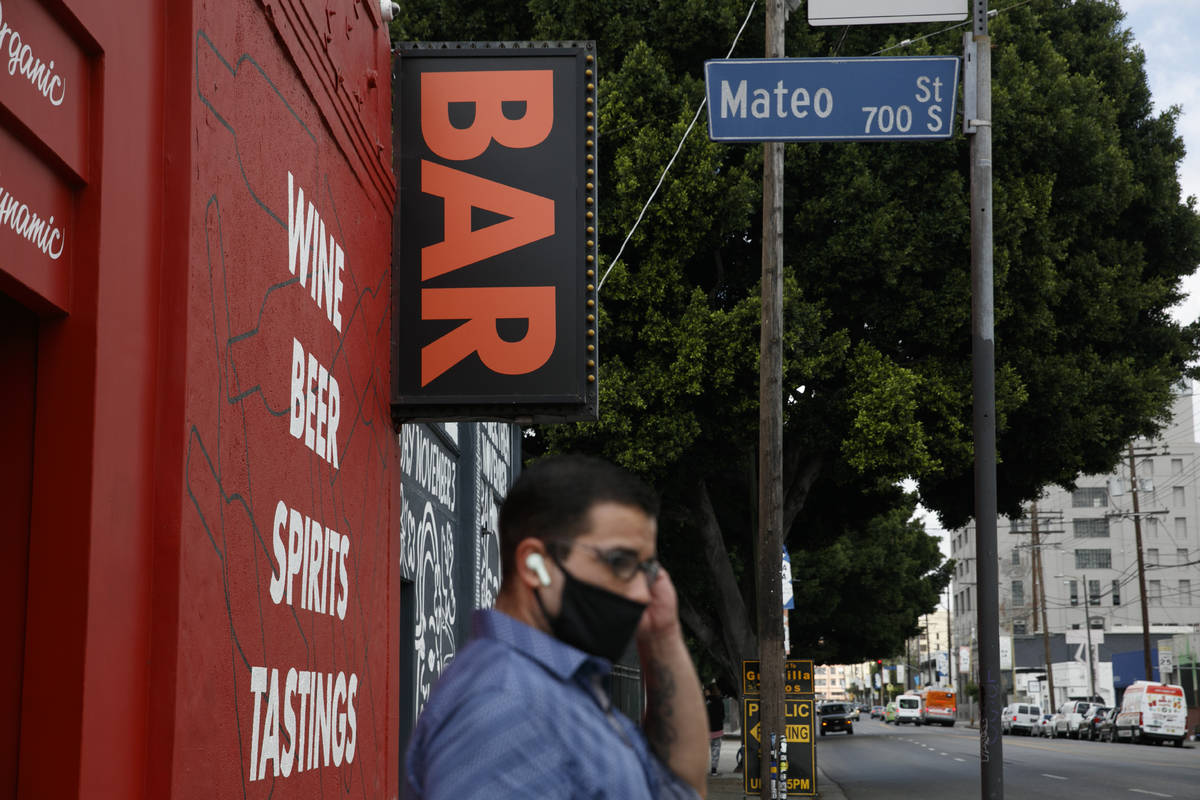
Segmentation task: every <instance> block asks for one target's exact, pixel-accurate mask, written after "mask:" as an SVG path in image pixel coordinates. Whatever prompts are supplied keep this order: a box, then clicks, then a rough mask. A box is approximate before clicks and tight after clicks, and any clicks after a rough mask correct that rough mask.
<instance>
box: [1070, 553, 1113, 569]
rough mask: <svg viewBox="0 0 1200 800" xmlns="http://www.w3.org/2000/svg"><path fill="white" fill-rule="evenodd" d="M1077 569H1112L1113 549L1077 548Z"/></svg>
mask: <svg viewBox="0 0 1200 800" xmlns="http://www.w3.org/2000/svg"><path fill="white" fill-rule="evenodd" d="M1075 569H1112V550H1108V549H1103V550H1076V551H1075Z"/></svg>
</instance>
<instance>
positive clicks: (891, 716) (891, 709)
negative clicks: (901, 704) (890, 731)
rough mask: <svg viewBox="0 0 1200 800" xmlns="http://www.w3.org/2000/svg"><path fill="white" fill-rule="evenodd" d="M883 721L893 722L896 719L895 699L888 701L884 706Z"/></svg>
mask: <svg viewBox="0 0 1200 800" xmlns="http://www.w3.org/2000/svg"><path fill="white" fill-rule="evenodd" d="M883 721H884V722H895V721H896V701H895V700H893V701H892V702H890V703H888V704H887V707H886V708H884V710H883Z"/></svg>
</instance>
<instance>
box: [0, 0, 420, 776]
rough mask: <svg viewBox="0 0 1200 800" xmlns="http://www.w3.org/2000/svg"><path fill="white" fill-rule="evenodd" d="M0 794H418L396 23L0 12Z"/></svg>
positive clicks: (343, 17) (149, 3) (363, 17)
mask: <svg viewBox="0 0 1200 800" xmlns="http://www.w3.org/2000/svg"><path fill="white" fill-rule="evenodd" d="M0 58H2V59H3V61H0V66H3V67H4V69H2V70H0V374H2V375H3V376H4V378H5V380H4V386H5V390H4V401H3V406H2V407H3V413H2V414H0V426H2V428H0V435H2V437H3V441H4V443H5V448H4V455H3V457H2V458H0V493H2V503H0V507H2V508H3V509H4V513H5V520H6V521H5V524H4V526H3V535H2V536H0V543H2V547H3V548H4V549H3V551H2V553H0V570H3V571H4V574H3V576H2V578H0V592H3V593H4V595H5V596H4V600H3V602H0V615H2V616H0V620H2V621H0V665H2V666H0V670H2V672H0V724H2V725H3V732H2V733H0V780H2V781H3V784H2V786H0V794H3V795H4V796H9V795H13V796H18V797H23V798H65V797H118V798H161V797H172V798H189V797H195V798H206V800H207V799H208V798H226V797H264V798H265V797H269V796H276V797H280V796H289V797H318V796H334V795H335V794H336V795H337V796H339V797H341V796H348V797H362V798H368V797H369V798H375V797H386V798H391V797H395V796H397V794H398V792H399V778H398V769H399V763H398V742H397V738H398V736H399V731H400V727H401V726H400V725H399V722H398V716H399V708H400V698H399V695H400V677H399V676H400V668H399V665H398V662H399V654H400V650H401V648H400V644H399V641H400V633H399V631H400V629H401V625H400V621H399V616H400V594H401V591H400V587H401V571H400V560H401V553H400V543H401V536H400V491H401V490H400V486H401V481H400V444H399V441H398V439H397V436H396V433H395V430H394V428H393V425H392V422H391V418H390V406H389V372H388V363H389V357H390V338H389V337H390V335H391V319H390V310H389V307H390V295H391V286H390V267H391V263H390V262H391V231H392V209H393V203H394V198H395V190H396V187H395V181H394V178H393V172H392V166H391V165H392V145H391V141H392V139H391V90H390V82H389V80H388V76H389V72H390V68H391V67H390V56H389V42H388V35H387V28H386V24H385V22H384V20H383V19H382V18H381V12H380V4H379V2H378V1H377V0H222V2H211V1H210V2H204V1H203V0H169V1H167V2H164V1H163V0H110V1H109V2H97V1H96V0H3V2H2V3H0Z"/></svg>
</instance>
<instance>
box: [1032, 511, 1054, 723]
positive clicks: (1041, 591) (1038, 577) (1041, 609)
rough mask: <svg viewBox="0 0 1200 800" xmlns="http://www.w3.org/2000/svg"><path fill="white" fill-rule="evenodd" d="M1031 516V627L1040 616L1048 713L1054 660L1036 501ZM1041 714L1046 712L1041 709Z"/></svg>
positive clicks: (1052, 710)
mask: <svg viewBox="0 0 1200 800" xmlns="http://www.w3.org/2000/svg"><path fill="white" fill-rule="evenodd" d="M1030 514H1031V515H1032V516H1033V524H1032V526H1031V530H1032V533H1033V595H1034V597H1035V598H1036V599H1035V600H1034V601H1033V602H1034V607H1033V628H1034V630H1037V624H1038V616H1039V615H1040V616H1041V618H1042V649H1043V651H1044V652H1045V656H1046V697H1047V698H1049V700H1050V708H1049V709H1048V713H1051V714H1053V713H1054V662H1053V661H1052V660H1051V655H1050V626H1049V625H1047V624H1046V581H1045V577H1044V576H1043V575H1042V542H1041V532H1040V530H1039V529H1038V508H1037V501H1034V502H1033V503H1032V504H1031V505H1030ZM1042 713H1043V714H1045V713H1047V710H1046V709H1043V711H1042Z"/></svg>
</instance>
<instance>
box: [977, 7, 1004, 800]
mask: <svg viewBox="0 0 1200 800" xmlns="http://www.w3.org/2000/svg"><path fill="white" fill-rule="evenodd" d="M972 6H973V12H974V13H973V15H972V16H973V30H972V33H973V39H974V42H975V57H976V79H977V86H976V95H977V112H976V113H977V114H978V117H977V118H976V119H975V120H972V121H971V124H972V126H973V127H974V129H975V133H974V134H973V135H972V136H971V294H972V299H973V302H972V304H971V353H972V358H971V362H972V373H973V389H974V434H975V533H976V536H975V558H976V563H977V564H978V567H979V583H978V586H979V607H978V615H977V624H978V629H979V679H980V682H979V686H980V689H981V691H980V714H979V761H980V779H981V786H980V789H981V793H982V794H981V796H982V797H983V798H991V799H992V800H1001V799H1002V798H1003V797H1004V759H1003V753H1002V748H1003V745H1002V741H1001V738H1000V712H1001V700H1002V699H1003V688H1002V683H1003V680H1002V678H1001V673H1000V598H999V582H1000V570H999V566H998V564H997V558H998V555H997V549H996V339H995V332H994V319H993V308H994V306H993V295H992V291H993V277H992V55H991V38H990V37H989V36H988V27H987V26H988V4H987V0H974V2H973V4H972Z"/></svg>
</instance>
